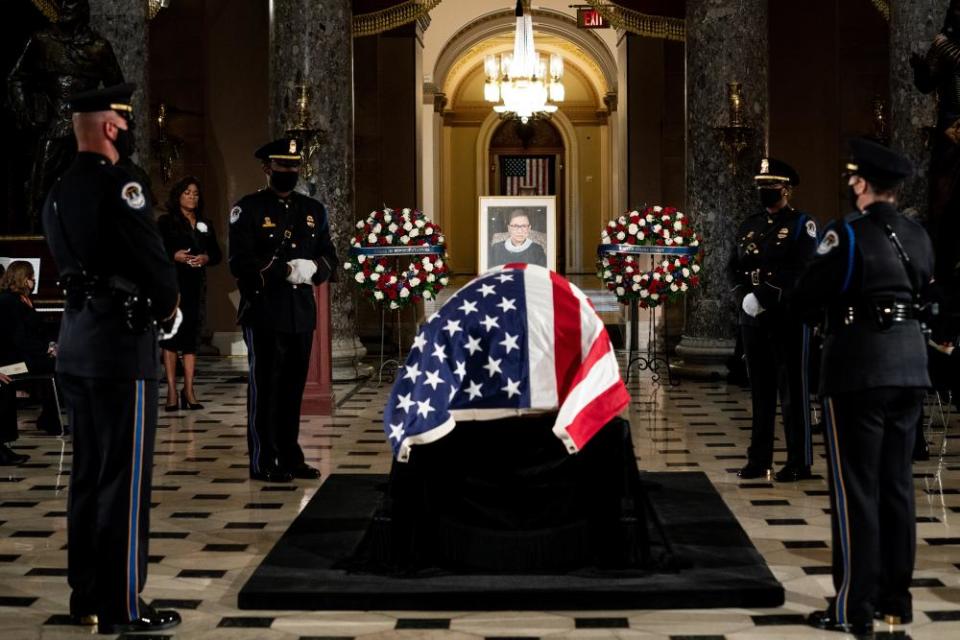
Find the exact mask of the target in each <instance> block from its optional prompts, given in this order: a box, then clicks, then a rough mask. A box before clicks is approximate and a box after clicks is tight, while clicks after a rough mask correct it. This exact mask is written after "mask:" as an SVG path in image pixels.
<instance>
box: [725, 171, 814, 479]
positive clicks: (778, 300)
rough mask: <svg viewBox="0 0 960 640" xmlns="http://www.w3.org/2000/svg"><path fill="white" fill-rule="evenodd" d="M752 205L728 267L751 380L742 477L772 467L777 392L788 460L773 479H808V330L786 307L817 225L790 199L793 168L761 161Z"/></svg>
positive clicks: (760, 474)
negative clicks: (755, 205) (750, 425)
mask: <svg viewBox="0 0 960 640" xmlns="http://www.w3.org/2000/svg"><path fill="white" fill-rule="evenodd" d="M754 181H755V183H756V185H757V193H758V196H759V203H758V204H759V207H758V209H757V211H756V213H754V214H753V215H751V216H750V217H748V218H747V219H746V220H745V221H744V222H743V224H742V225H740V229H739V230H738V231H737V236H736V243H737V244H736V253H735V254H734V256H733V259H732V261H731V264H730V275H731V280H732V281H733V284H734V287H733V292H734V295H735V297H736V300H737V301H738V302H739V303H740V308H741V311H740V316H739V319H740V331H741V336H742V339H743V350H744V354H745V356H746V362H747V372H748V374H749V377H750V390H751V394H750V396H751V403H752V407H753V428H752V431H751V434H750V448H749V450H748V456H747V464H746V466H744V467H743V468H742V469H740V471H739V472H738V474H737V475H738V476H740V477H741V478H744V479H752V478H762V477H767V476H769V474H770V469H771V466H772V464H773V439H774V424H775V422H776V417H777V394H778V393H779V396H780V407H781V413H782V415H783V428H784V433H785V435H786V441H787V462H786V465H785V466H784V467H783V468H782V469H780V470H779V471H778V472H777V473H776V475H775V476H774V477H775V479H776V480H777V481H779V482H794V481H797V480H804V479H806V478H809V477H811V476H810V465H811V464H812V461H813V452H812V448H811V441H810V409H809V396H808V390H807V356H808V351H809V330H808V328H807V327H806V326H805V325H804V324H803V323H802V322H801V321H800V320H799V319H798V318H796V317H794V316H793V315H791V313H790V311H789V309H788V303H789V300H790V296H791V294H792V292H793V287H794V285H795V283H796V280H797V278H798V277H799V275H800V272H801V271H802V270H803V268H804V267H805V266H806V264H807V263H808V262H809V260H810V259H811V257H812V256H813V254H814V251H815V250H816V248H817V223H816V222H815V221H814V220H813V218H811V217H810V216H809V215H807V214H806V213H803V212H802V211H798V210H797V209H794V208H793V207H791V206H790V204H789V198H790V192H791V189H792V188H793V187H796V186H797V185H799V184H800V176H799V175H798V174H797V172H796V171H795V170H794V168H793V167H791V166H790V165H788V164H787V163H785V162H781V161H780V160H775V159H773V158H764V159H763V160H762V161H761V163H760V172H759V173H758V174H757V175H756V176H755V178H754Z"/></svg>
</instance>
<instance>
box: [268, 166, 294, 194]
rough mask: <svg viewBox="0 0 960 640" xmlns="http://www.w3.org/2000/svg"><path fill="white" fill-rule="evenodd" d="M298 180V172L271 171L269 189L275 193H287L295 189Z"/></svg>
mask: <svg viewBox="0 0 960 640" xmlns="http://www.w3.org/2000/svg"><path fill="white" fill-rule="evenodd" d="M298 180H300V173H299V172H298V171H273V172H271V173H270V187H271V188H273V190H274V191H276V192H277V193H289V192H291V191H293V190H294V189H296V188H297V181H298Z"/></svg>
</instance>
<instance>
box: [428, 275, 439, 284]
mask: <svg viewBox="0 0 960 640" xmlns="http://www.w3.org/2000/svg"><path fill="white" fill-rule="evenodd" d="M436 279H437V276H435V275H433V274H432V273H428V274H427V282H434V281H436Z"/></svg>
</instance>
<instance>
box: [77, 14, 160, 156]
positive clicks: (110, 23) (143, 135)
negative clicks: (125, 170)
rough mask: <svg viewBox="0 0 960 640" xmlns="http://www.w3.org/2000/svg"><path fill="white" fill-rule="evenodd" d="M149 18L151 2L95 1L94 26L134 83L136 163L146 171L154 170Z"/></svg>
mask: <svg viewBox="0 0 960 640" xmlns="http://www.w3.org/2000/svg"><path fill="white" fill-rule="evenodd" d="M149 22H150V21H149V18H148V17H147V2H146V0H140V1H139V2H131V1H130V0H91V2H90V26H91V28H93V30H94V31H96V32H97V33H99V34H100V35H102V36H103V37H104V38H106V39H107V40H109V41H110V45H111V46H112V47H113V52H114V53H115V54H116V56H117V62H119V63H120V70H121V71H123V79H124V80H125V81H126V82H134V83H136V85H137V92H136V93H134V94H133V117H134V119H135V121H136V125H137V130H136V137H137V153H136V155H135V156H134V161H135V162H136V163H137V164H138V165H140V166H141V167H143V168H144V169H145V170H146V169H149V167H150V158H149V154H150V120H151V118H150V96H149V95H148V90H149V88H150V84H149V83H150V79H149V77H148V67H149V66H150V65H149V59H148V55H149V54H148V52H149V50H150V48H149V36H150V29H149Z"/></svg>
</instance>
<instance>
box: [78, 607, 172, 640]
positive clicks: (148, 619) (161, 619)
mask: <svg viewBox="0 0 960 640" xmlns="http://www.w3.org/2000/svg"><path fill="white" fill-rule="evenodd" d="M178 624H180V614H179V613H177V612H176V611H174V610H172V609H166V610H163V611H160V610H157V609H154V608H153V607H151V606H149V605H140V617H139V618H137V619H136V620H128V621H124V622H111V621H107V620H103V621H100V622H99V623H98V624H97V633H101V634H103V633H113V634H116V633H136V632H138V631H161V630H163V629H169V628H171V627H175V626H177V625H178Z"/></svg>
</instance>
